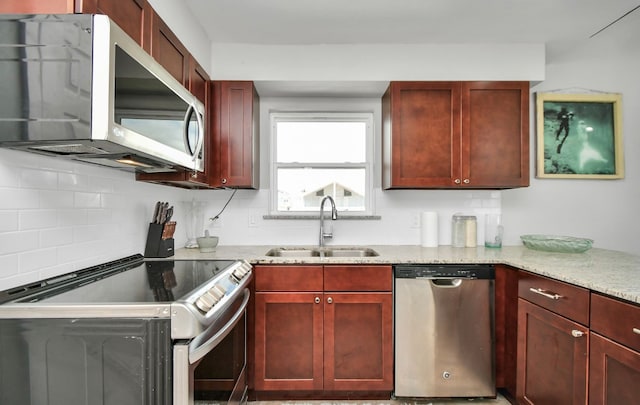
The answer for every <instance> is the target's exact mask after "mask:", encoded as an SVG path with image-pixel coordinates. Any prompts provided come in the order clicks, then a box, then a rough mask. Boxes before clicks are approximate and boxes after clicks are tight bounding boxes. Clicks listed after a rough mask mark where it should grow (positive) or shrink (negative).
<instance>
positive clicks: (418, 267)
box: [394, 264, 495, 280]
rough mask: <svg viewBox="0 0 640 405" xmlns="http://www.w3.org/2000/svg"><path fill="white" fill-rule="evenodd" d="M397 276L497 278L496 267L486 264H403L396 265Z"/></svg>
mask: <svg viewBox="0 0 640 405" xmlns="http://www.w3.org/2000/svg"><path fill="white" fill-rule="evenodd" d="M394 274H395V277H396V278H465V279H483V280H487V279H489V280H493V279H495V268H494V267H493V266H492V265H486V264H469V265H467V264H464V265H459V264H451V265H427V264H406V265H405V264H403V265H396V266H394Z"/></svg>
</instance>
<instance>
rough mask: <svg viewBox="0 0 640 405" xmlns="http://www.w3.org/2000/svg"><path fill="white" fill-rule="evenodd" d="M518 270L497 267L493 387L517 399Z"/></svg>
mask: <svg viewBox="0 0 640 405" xmlns="http://www.w3.org/2000/svg"><path fill="white" fill-rule="evenodd" d="M517 325H518V269H516V268H513V267H509V266H505V265H496V281H495V336H496V386H497V387H498V388H504V389H505V390H506V391H507V393H508V395H509V397H512V398H515V395H516V370H517V347H518V329H517Z"/></svg>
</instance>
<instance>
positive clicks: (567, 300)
mask: <svg viewBox="0 0 640 405" xmlns="http://www.w3.org/2000/svg"><path fill="white" fill-rule="evenodd" d="M518 296H519V297H520V298H524V299H525V300H527V301H530V302H533V303H534V304H538V305H540V306H541V307H543V308H546V309H548V310H550V311H552V312H555V313H556V314H559V315H562V316H564V317H567V318H569V319H571V320H573V321H576V322H579V323H581V324H583V325H589V290H587V289H585V288H581V287H577V286H574V285H571V284H567V283H563V282H561V281H557V280H552V279H550V278H546V277H541V276H537V275H534V274H531V273H526V272H520V275H519V278H518Z"/></svg>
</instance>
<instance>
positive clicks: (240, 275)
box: [232, 265, 251, 281]
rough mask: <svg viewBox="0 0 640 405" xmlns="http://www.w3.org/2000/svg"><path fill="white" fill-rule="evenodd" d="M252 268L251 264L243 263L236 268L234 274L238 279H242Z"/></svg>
mask: <svg viewBox="0 0 640 405" xmlns="http://www.w3.org/2000/svg"><path fill="white" fill-rule="evenodd" d="M250 270H251V266H245V265H242V266H240V267H238V268H237V269H235V270H234V272H233V274H232V276H233V278H235V279H236V280H238V281H240V280H242V279H243V278H244V276H246V275H247V273H249V271H250Z"/></svg>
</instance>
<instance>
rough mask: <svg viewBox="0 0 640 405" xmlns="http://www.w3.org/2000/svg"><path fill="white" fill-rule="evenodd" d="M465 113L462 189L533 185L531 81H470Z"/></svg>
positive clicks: (465, 89) (464, 90) (464, 97)
mask: <svg viewBox="0 0 640 405" xmlns="http://www.w3.org/2000/svg"><path fill="white" fill-rule="evenodd" d="M462 112H463V114H462V145H463V147H462V185H463V186H465V187H472V188H511V187H526V186H528V185H529V83H528V82H464V83H462ZM467 181H468V182H467Z"/></svg>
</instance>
